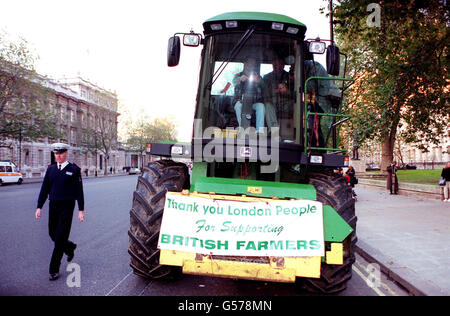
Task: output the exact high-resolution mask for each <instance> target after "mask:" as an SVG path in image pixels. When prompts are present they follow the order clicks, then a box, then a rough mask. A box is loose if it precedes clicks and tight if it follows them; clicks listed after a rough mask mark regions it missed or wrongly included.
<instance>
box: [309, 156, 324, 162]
mask: <svg viewBox="0 0 450 316" xmlns="http://www.w3.org/2000/svg"><path fill="white" fill-rule="evenodd" d="M309 161H310V162H311V163H322V162H323V157H322V156H316V155H311V157H310V158H309Z"/></svg>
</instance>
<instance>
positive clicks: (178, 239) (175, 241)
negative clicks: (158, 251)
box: [172, 235, 183, 246]
mask: <svg viewBox="0 0 450 316" xmlns="http://www.w3.org/2000/svg"><path fill="white" fill-rule="evenodd" d="M175 244H179V245H181V246H182V245H183V236H176V235H175V236H173V241H172V245H175Z"/></svg>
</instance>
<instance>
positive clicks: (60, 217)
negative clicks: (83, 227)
mask: <svg viewBox="0 0 450 316" xmlns="http://www.w3.org/2000/svg"><path fill="white" fill-rule="evenodd" d="M52 149H53V152H54V153H55V159H56V162H57V163H56V164H53V165H50V166H49V167H48V168H47V171H46V173H45V177H44V182H43V183H42V187H41V191H40V193H39V198H38V202H37V208H36V214H35V217H36V219H40V218H41V209H42V207H43V206H44V203H45V201H46V200H47V197H48V198H49V201H50V202H49V219H48V233H49V235H50V238H51V239H52V241H53V242H54V243H55V246H54V249H53V253H52V257H51V261H50V267H49V273H50V280H51V281H54V280H56V279H58V277H59V267H60V265H61V259H62V257H63V255H64V254H66V255H67V261H69V262H70V261H72V259H73V257H74V255H75V248H76V247H77V245H76V244H75V243H73V242H71V241H70V240H69V235H70V228H71V226H72V217H73V210H74V208H75V201H77V202H78V208H79V211H78V219H79V220H80V222H83V221H84V196H83V183H82V180H81V170H80V168H79V167H78V166H77V165H76V164H74V163H71V162H68V161H67V156H68V152H67V150H68V149H69V145H67V144H63V143H55V144H52Z"/></svg>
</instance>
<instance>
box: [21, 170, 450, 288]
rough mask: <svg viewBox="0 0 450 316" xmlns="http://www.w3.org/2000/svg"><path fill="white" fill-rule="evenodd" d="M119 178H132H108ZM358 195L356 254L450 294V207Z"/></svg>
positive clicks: (409, 284) (410, 197)
mask: <svg viewBox="0 0 450 316" xmlns="http://www.w3.org/2000/svg"><path fill="white" fill-rule="evenodd" d="M118 175H126V174H116V175H108V176H118ZM89 178H94V177H89ZM40 181H42V179H39V178H37V179H24V184H25V183H33V182H34V183H35V182H40ZM355 192H356V193H357V195H358V202H357V203H356V215H357V217H358V222H357V226H356V233H357V236H358V242H357V244H356V252H357V253H358V254H359V255H361V256H362V257H363V258H364V259H365V260H367V261H368V262H372V263H376V264H378V265H379V268H380V269H381V271H382V272H383V273H385V274H386V275H387V276H388V278H390V279H392V280H394V281H395V282H397V283H398V284H399V285H400V286H402V287H403V288H404V289H405V290H407V291H408V292H409V294H410V295H415V296H448V295H450V220H449V218H450V203H445V202H442V201H440V200H437V199H436V197H435V196H432V195H430V194H428V193H426V192H423V193H426V194H420V192H417V193H414V192H406V191H405V192H402V190H400V195H390V194H389V192H388V191H387V190H386V189H385V188H384V187H380V186H377V185H368V184H361V183H360V184H358V185H357V186H356V188H355ZM402 194H406V195H402ZM386 205H388V206H389V207H386Z"/></svg>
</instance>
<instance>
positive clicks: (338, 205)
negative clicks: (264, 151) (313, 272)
mask: <svg viewBox="0 0 450 316" xmlns="http://www.w3.org/2000/svg"><path fill="white" fill-rule="evenodd" d="M309 183H310V184H312V185H314V187H315V188H316V192H317V200H318V201H319V202H321V203H323V204H324V205H330V206H331V207H333V208H334V209H335V210H336V211H337V212H338V213H339V215H340V216H341V217H342V218H343V219H344V220H345V221H346V222H347V223H348V224H349V225H350V226H351V227H352V228H353V232H352V233H351V234H350V235H349V236H347V238H346V239H345V240H344V242H343V244H344V264H343V265H329V264H326V263H325V262H323V263H322V265H321V276H320V278H317V279H315V278H307V279H303V281H302V282H301V285H302V288H303V289H306V290H307V291H309V292H314V293H324V294H332V293H336V292H340V291H342V290H344V289H345V288H346V286H347V281H348V280H349V279H350V278H351V277H352V265H353V263H354V262H355V254H354V246H355V244H356V240H357V238H356V221H357V218H356V215H355V200H354V199H353V197H352V188H351V187H350V186H348V185H347V182H346V181H345V179H344V178H343V177H342V176H340V175H335V174H333V173H330V174H325V173H313V174H310V175H309ZM327 244H328V243H327V242H326V243H325V247H327Z"/></svg>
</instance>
